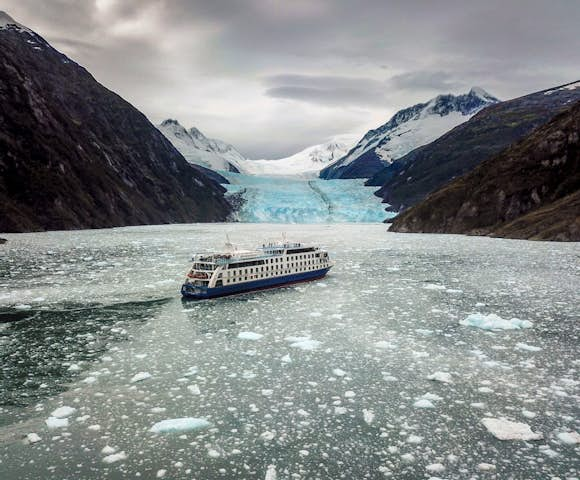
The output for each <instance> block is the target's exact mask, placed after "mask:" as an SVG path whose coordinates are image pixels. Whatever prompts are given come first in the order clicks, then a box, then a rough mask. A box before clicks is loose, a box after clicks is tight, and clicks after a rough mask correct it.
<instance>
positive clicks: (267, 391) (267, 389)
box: [262, 388, 274, 397]
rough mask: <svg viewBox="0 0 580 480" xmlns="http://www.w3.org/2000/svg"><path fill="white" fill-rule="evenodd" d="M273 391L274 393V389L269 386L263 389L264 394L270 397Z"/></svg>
mask: <svg viewBox="0 0 580 480" xmlns="http://www.w3.org/2000/svg"><path fill="white" fill-rule="evenodd" d="M273 393H274V390H271V389H269V388H263V389H262V395H264V397H270V396H272V394H273Z"/></svg>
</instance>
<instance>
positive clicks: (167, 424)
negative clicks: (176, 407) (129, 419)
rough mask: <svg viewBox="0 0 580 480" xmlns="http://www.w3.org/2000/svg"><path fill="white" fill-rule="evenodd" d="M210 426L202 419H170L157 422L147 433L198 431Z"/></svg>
mask: <svg viewBox="0 0 580 480" xmlns="http://www.w3.org/2000/svg"><path fill="white" fill-rule="evenodd" d="M210 426H211V423H209V422H208V421H207V420H206V419H204V418H194V417H185V418H170V419H167V420H162V421H161V422H157V423H156V424H155V425H153V426H152V427H151V429H150V430H149V431H150V432H153V433H173V432H186V431H188V430H200V429H203V428H208V427H210Z"/></svg>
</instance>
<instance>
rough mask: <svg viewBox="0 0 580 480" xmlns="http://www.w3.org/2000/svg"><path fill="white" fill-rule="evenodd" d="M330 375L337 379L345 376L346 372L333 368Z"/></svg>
mask: <svg viewBox="0 0 580 480" xmlns="http://www.w3.org/2000/svg"><path fill="white" fill-rule="evenodd" d="M332 374H333V375H336V376H337V377H344V376H345V375H346V372H345V371H344V370H341V369H340V368H335V369H334V370H332Z"/></svg>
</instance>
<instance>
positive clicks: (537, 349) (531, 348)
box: [516, 343, 542, 352]
mask: <svg viewBox="0 0 580 480" xmlns="http://www.w3.org/2000/svg"><path fill="white" fill-rule="evenodd" d="M516 348H517V349H518V350H526V351H527V352H540V351H541V350H542V348H541V347H536V346H534V345H528V344H527V343H517V344H516Z"/></svg>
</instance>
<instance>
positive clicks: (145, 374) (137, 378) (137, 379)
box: [131, 372, 151, 383]
mask: <svg viewBox="0 0 580 480" xmlns="http://www.w3.org/2000/svg"><path fill="white" fill-rule="evenodd" d="M148 378H151V374H150V373H149V372H139V373H137V374H136V375H134V376H133V378H132V379H131V383H135V382H142V381H143V380H147V379H148Z"/></svg>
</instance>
